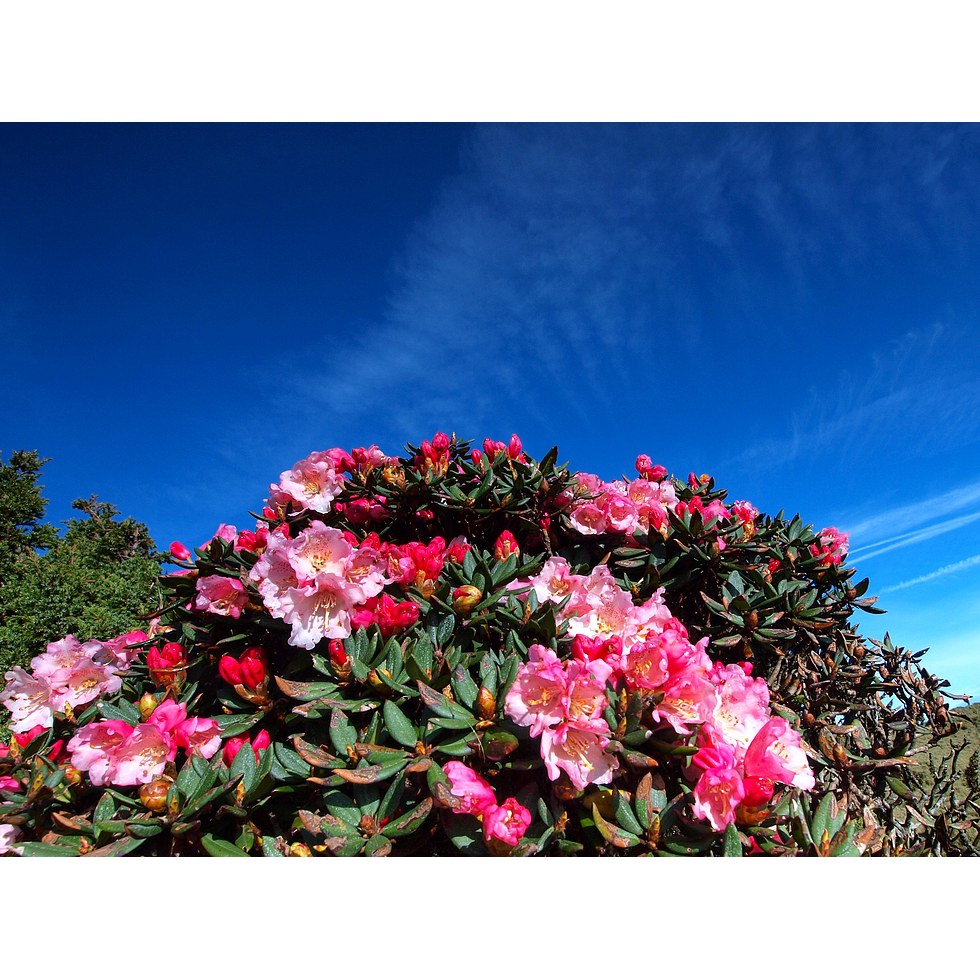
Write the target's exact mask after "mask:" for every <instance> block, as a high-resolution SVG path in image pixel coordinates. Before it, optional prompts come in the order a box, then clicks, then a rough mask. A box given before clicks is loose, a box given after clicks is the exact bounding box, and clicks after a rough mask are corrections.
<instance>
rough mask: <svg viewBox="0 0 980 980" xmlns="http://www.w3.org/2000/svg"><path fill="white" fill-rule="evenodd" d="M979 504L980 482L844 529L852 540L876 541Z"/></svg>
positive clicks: (865, 519)
mask: <svg viewBox="0 0 980 980" xmlns="http://www.w3.org/2000/svg"><path fill="white" fill-rule="evenodd" d="M977 502H980V480H977V481H973V482H970V483H967V484H964V485H962V486H958V487H954V488H953V489H952V490H947V491H945V492H943V493H940V494H933V495H931V496H928V497H921V498H919V499H917V500H913V501H910V502H909V503H906V504H902V505H901V506H900V507H892V508H889V509H888V510H884V511H879V512H877V513H875V514H871V515H869V516H868V517H865V518H864V519H862V520H858V521H854V522H851V523H849V524H848V525H847V527H846V528H845V530H847V531H849V532H850V534H851V540H852V541H854V540H856V539H861V538H872V539H873V538H876V537H878V536H880V535H882V534H885V533H888V532H892V533H895V532H897V533H898V534H902V533H904V532H905V531H908V530H911V529H912V528H915V527H918V526H920V525H921V524H922V521H923V518H924V517H932V518H936V517H943V516H945V515H946V514H953V513H955V512H956V511H959V510H965V509H966V508H968V507H970V506H971V505H973V504H976V503H977ZM878 543H881V544H883V543H885V542H884V541H881V542H877V543H872V544H867V545H862V546H861V547H862V548H874V547H877V544H878Z"/></svg>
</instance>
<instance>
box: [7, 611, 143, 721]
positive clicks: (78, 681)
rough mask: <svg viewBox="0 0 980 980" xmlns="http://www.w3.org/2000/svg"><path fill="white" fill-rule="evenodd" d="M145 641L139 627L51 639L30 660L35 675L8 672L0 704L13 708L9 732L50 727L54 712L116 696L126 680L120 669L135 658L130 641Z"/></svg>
mask: <svg viewBox="0 0 980 980" xmlns="http://www.w3.org/2000/svg"><path fill="white" fill-rule="evenodd" d="M147 639H148V637H147V635H146V633H144V632H142V631H140V630H136V631H133V632H131V633H126V634H124V635H123V636H117V637H116V638H115V639H112V640H107V641H104V642H103V641H101V640H89V641H88V642H86V643H82V642H81V641H80V640H78V639H76V638H75V637H74V636H72V635H71V634H68V636H65V637H63V638H62V639H60V640H56V641H55V642H53V643H49V644H48V645H47V649H46V650H45V652H44V653H43V654H41V655H40V656H37V657H35V658H34V659H33V660H32V661H31V668H32V671H31V673H28V672H27V671H26V670H24V668H23V667H14V668H13V670H8V671H7V673H6V674H4V678H5V679H6V681H7V682H8V683H7V686H6V687H5V688H4V689H3V691H0V704H3V706H4V707H5V708H7V710H8V711H10V715H11V722H10V730H11V731H13V732H26V731H28V730H30V729H31V728H34V727H35V726H37V725H40V726H42V727H44V728H50V727H51V725H52V723H53V716H54V714H55V713H62V714H64V713H67V712H69V711H75V710H77V709H79V708H81V707H82V706H84V705H87V704H89V703H90V702H92V701H94V700H95V699H96V698H98V697H101V696H102V695H104V694H114V693H115V692H116V691H118V690H119V688H120V686H121V684H122V681H121V680H120V678H119V676H118V675H119V671H120V670H123V669H125V668H126V667H127V666H129V664H130V663H131V662H132V660H133V659H134V658H135V656H136V650H135V649H133V648H132V645H133V644H139V643H142V642H144V641H146V640H147Z"/></svg>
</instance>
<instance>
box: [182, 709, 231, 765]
mask: <svg viewBox="0 0 980 980" xmlns="http://www.w3.org/2000/svg"><path fill="white" fill-rule="evenodd" d="M174 741H175V742H176V743H177V744H178V745H179V746H180V747H181V748H182V749H185V750H186V751H187V754H188V755H200V756H203V757H204V758H205V759H210V758H211V756H213V755H214V754H215V753H216V752H217V751H218V749H220V748H221V728H220V727H219V726H218V723H217V722H216V721H215V720H214V719H213V718H188V719H187V720H186V721H182V722H181V723H180V724H179V725H177V727H176V729H175V731H174Z"/></svg>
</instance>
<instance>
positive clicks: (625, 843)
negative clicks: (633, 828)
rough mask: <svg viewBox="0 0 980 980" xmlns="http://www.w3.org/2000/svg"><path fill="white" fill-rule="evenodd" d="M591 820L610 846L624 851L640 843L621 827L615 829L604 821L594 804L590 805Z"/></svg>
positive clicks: (638, 839) (611, 824) (613, 825)
mask: <svg viewBox="0 0 980 980" xmlns="http://www.w3.org/2000/svg"><path fill="white" fill-rule="evenodd" d="M592 819H593V820H594V821H595V826H596V828H597V829H598V831H599V833H600V834H602V836H603V838H604V839H605V840H606V841H607V842H608V843H610V844H612V846H613V847H620V848H624V849H625V848H629V847H636V845H637V844H640V843H642V842H641V841H640V838H639V837H637V836H636V834H631V833H630V832H629V831H627V830H624V829H623V828H622V827H617V826H616V825H615V824H613V823H610V822H609V821H608V820H605V819H604V818H603V816H602V814H601V813H600V812H599V808H598V807H597V806H596V805H595V804H594V803H593V804H592Z"/></svg>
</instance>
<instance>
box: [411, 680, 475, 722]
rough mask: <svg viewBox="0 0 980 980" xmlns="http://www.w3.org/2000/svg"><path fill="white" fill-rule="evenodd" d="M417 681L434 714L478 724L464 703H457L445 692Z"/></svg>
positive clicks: (420, 692) (424, 699)
mask: <svg viewBox="0 0 980 980" xmlns="http://www.w3.org/2000/svg"><path fill="white" fill-rule="evenodd" d="M417 683H418V688H419V694H420V695H421V696H422V700H423V701H424V702H425V705H426V707H428V708H429V710H430V711H431V712H432V713H433V714H434V715H437V716H438V717H440V718H454V719H456V720H459V721H463V720H465V721H468V722H470V723H471V724H476V718H475V717H474V716H473V714H472V713H471V712H469V711H467V710H466V708H464V707H463V706H462V705H459V704H456V702H455V701H450V700H449V698H447V697H446V696H445V695H444V694H441V693H440V692H439V691H436V690H434V689H433V688H431V687H429V686H428V685H426V684H423V683H422V682H421V681H418V682H417Z"/></svg>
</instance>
